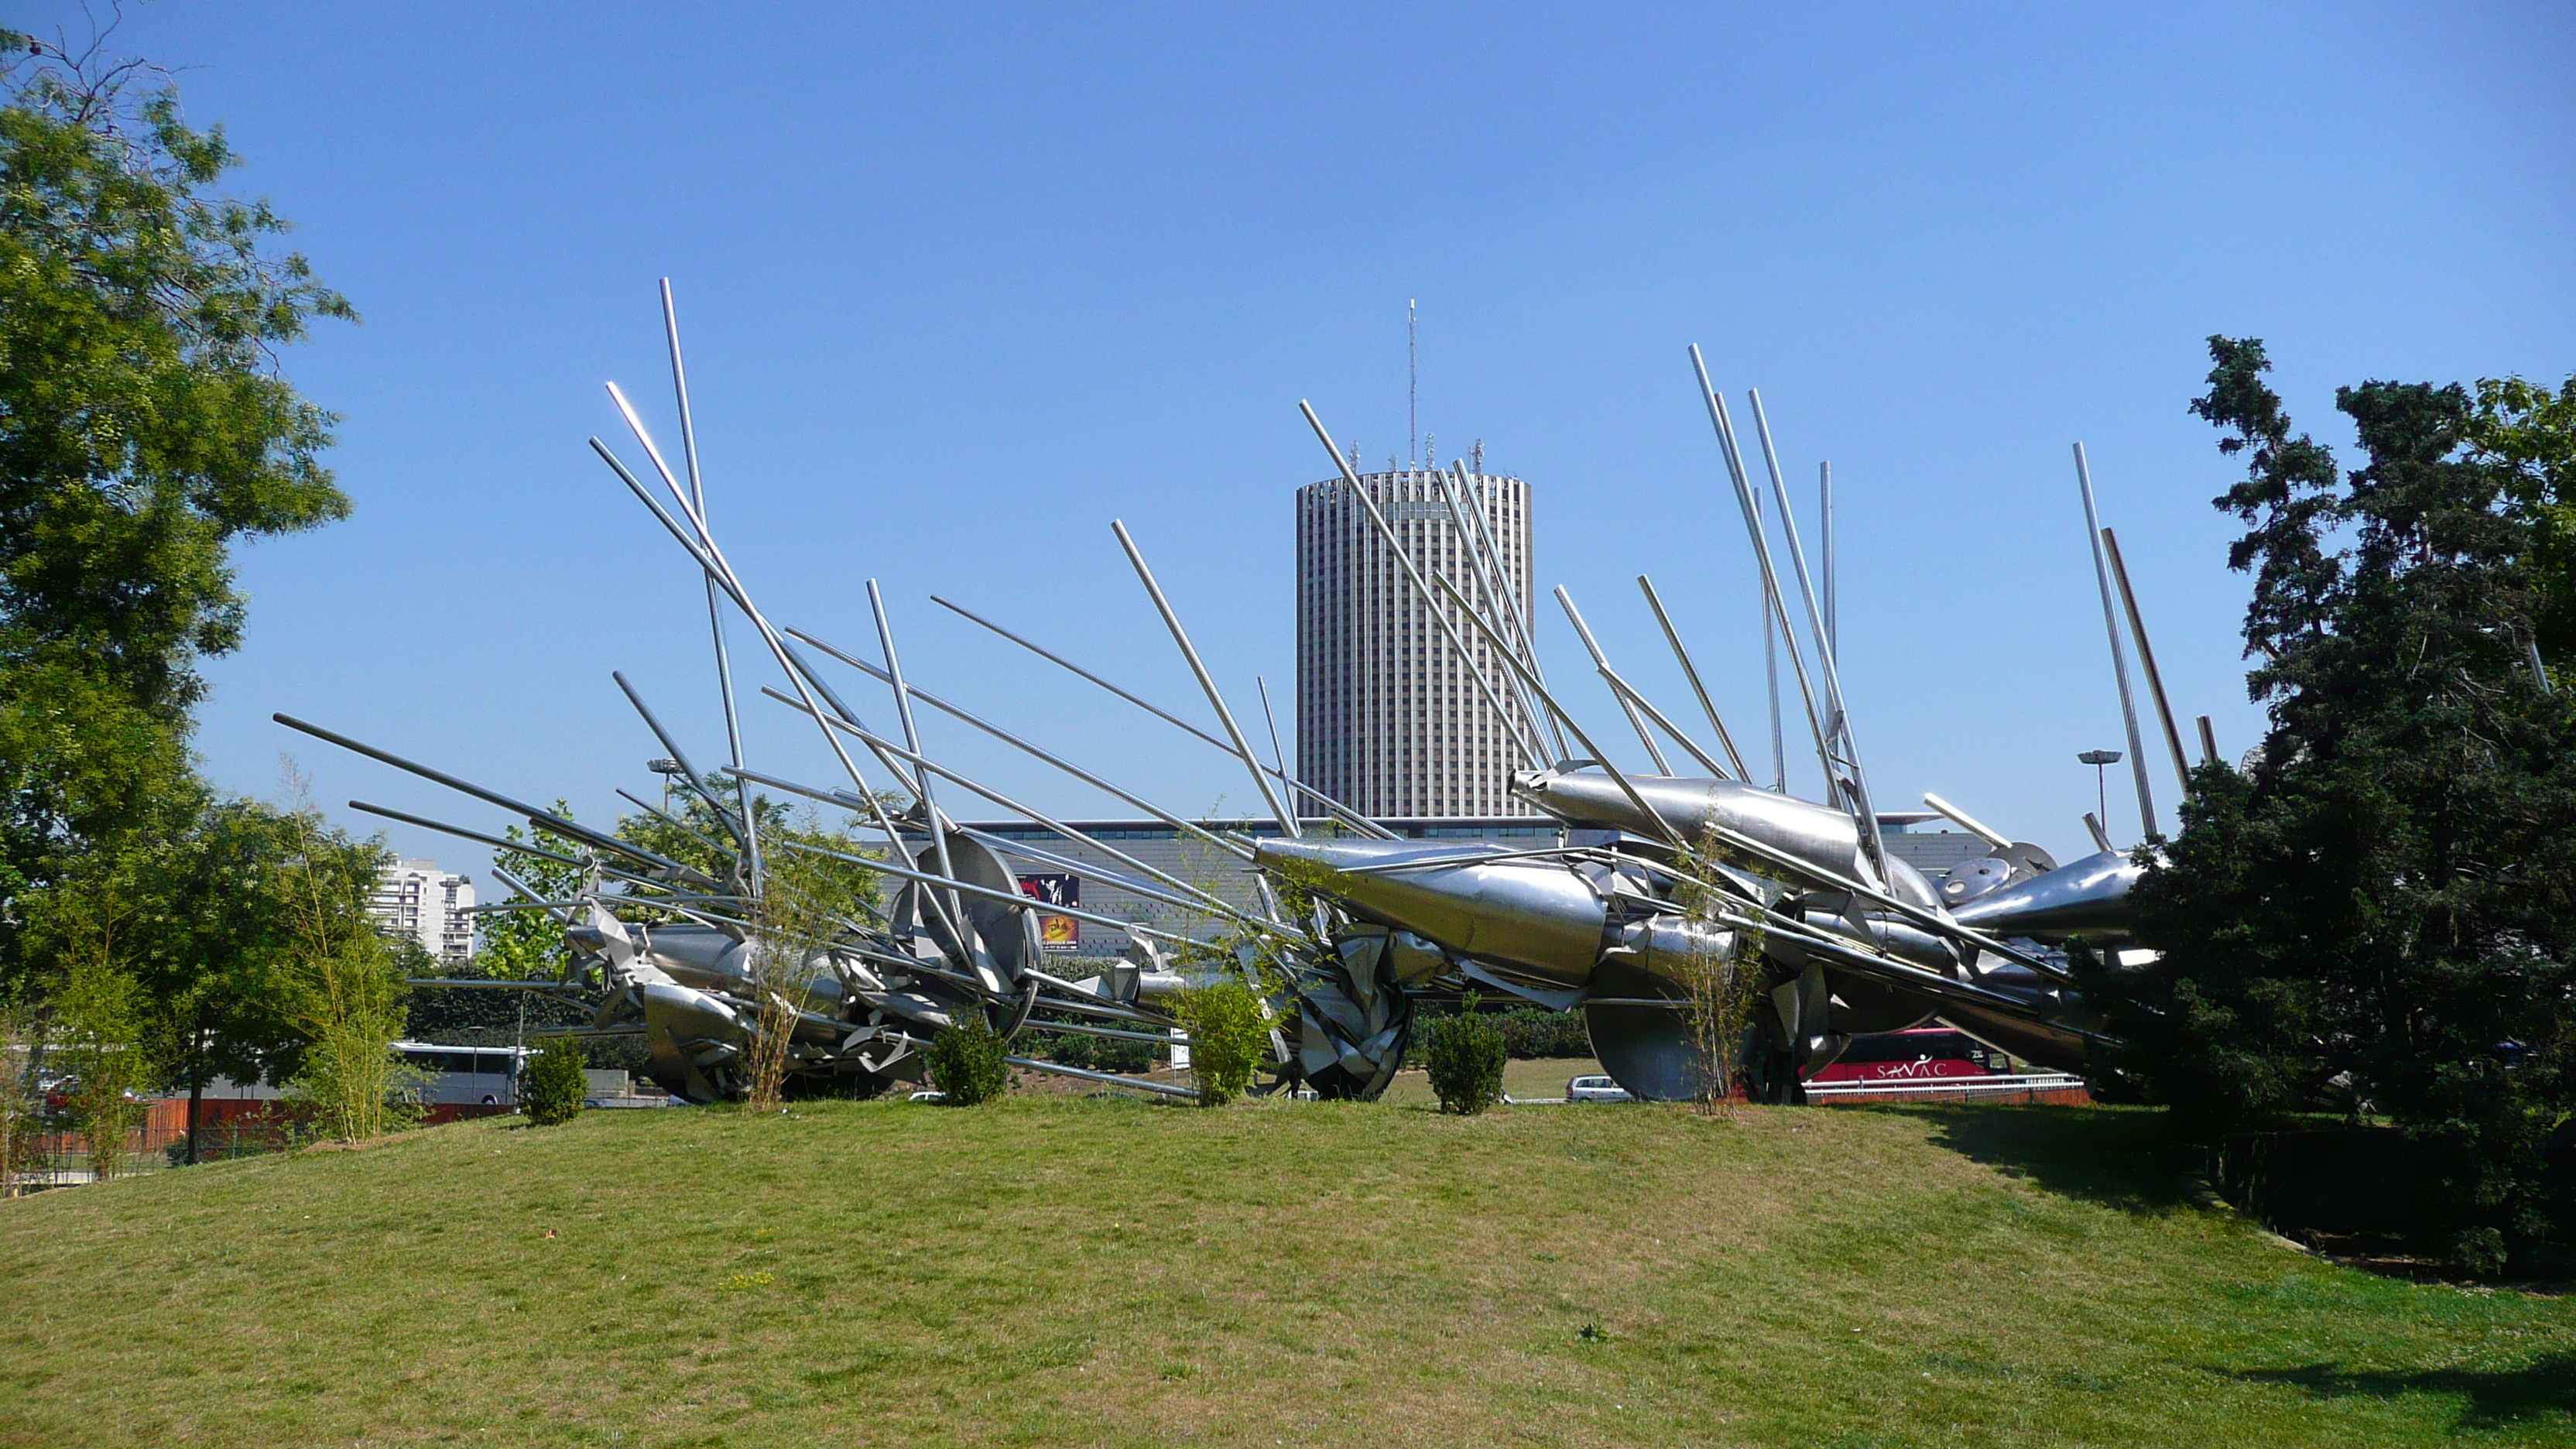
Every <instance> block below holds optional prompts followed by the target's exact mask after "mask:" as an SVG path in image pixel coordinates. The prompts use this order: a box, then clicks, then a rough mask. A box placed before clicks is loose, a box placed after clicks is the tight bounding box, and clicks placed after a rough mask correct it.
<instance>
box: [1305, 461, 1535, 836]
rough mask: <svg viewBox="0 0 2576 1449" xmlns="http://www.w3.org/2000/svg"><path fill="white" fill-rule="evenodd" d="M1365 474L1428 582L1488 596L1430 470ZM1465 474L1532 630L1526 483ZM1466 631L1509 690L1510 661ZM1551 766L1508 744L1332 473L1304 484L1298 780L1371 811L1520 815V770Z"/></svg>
mask: <svg viewBox="0 0 2576 1449" xmlns="http://www.w3.org/2000/svg"><path fill="white" fill-rule="evenodd" d="M1360 483H1361V485H1362V486H1364V487H1365V488H1367V489H1368V493H1369V498H1370V500H1371V501H1372V502H1374V503H1376V504H1377V506H1378V510H1379V511H1380V512H1381V513H1383V514H1385V515H1386V520H1387V522H1388V523H1389V524H1390V525H1392V526H1393V527H1394V529H1395V533H1396V537H1397V538H1398V539H1400V540H1402V541H1403V544H1404V549H1405V552H1406V553H1408V554H1410V555H1411V556H1412V558H1413V561H1414V563H1415V565H1416V566H1417V567H1419V568H1420V569H1421V570H1422V571H1423V574H1424V576H1425V577H1426V578H1428V577H1429V576H1430V575H1431V574H1433V573H1435V572H1436V573H1440V574H1445V575H1446V576H1448V578H1449V580H1450V581H1451V582H1452V583H1454V584H1456V585H1457V586H1458V588H1459V589H1460V591H1462V592H1463V593H1465V594H1466V595H1467V596H1468V597H1469V598H1471V599H1479V600H1480V601H1481V598H1482V596H1481V594H1480V593H1479V591H1478V589H1477V586H1476V583H1475V577H1476V565H1475V561H1474V560H1475V557H1476V555H1475V554H1474V553H1473V552H1471V551H1470V545H1469V544H1468V543H1467V542H1465V541H1463V540H1461V539H1460V538H1459V537H1458V530H1457V528H1456V526H1455V524H1454V523H1453V522H1452V520H1451V516H1450V512H1449V506H1448V504H1447V502H1446V501H1445V500H1444V499H1443V497H1442V494H1441V488H1440V481H1439V479H1438V477H1437V476H1436V475H1434V474H1433V473H1432V472H1431V471H1430V470H1428V469H1405V470H1403V471H1400V472H1387V473H1366V474H1362V475H1361V476H1360ZM1467 484H1468V494H1467V496H1466V497H1465V498H1462V499H1461V500H1460V501H1461V502H1462V503H1464V504H1465V505H1466V506H1467V507H1469V508H1477V507H1481V508H1482V510H1483V512H1484V515H1485V530H1486V532H1488V533H1489V534H1490V535H1491V539H1492V545H1493V557H1492V562H1493V563H1495V564H1497V565H1499V566H1500V568H1501V573H1502V591H1503V594H1504V597H1505V600H1506V601H1507V603H1508V606H1509V607H1510V609H1511V611H1512V612H1513V613H1514V614H1516V615H1517V616H1518V617H1519V619H1520V622H1521V627H1522V629H1523V630H1524V631H1525V632H1526V631H1527V630H1528V629H1529V627H1530V625H1531V623H1532V612H1531V611H1532V609H1533V608H1534V607H1535V596H1534V594H1533V592H1532V587H1531V584H1530V578H1531V570H1530V539H1531V533H1530V489H1529V485H1528V484H1527V483H1524V482H1522V481H1521V480H1520V479H1518V478H1496V477H1489V476H1487V475H1484V474H1470V475H1468V479H1467ZM1453 486H1454V485H1453ZM1470 526H1471V527H1472V526H1473V520H1472V519H1471V520H1470ZM1479 543H1481V540H1479ZM1459 632H1460V633H1461V634H1462V635H1463V636H1465V638H1466V640H1467V643H1468V647H1469V648H1470V649H1472V650H1473V651H1474V652H1475V657H1476V660H1477V663H1478V666H1479V667H1480V668H1482V669H1483V671H1484V674H1485V677H1486V678H1487V679H1488V680H1490V681H1492V682H1493V684H1494V685H1495V687H1496V688H1497V689H1498V690H1499V691H1500V692H1501V694H1502V696H1503V698H1504V699H1505V700H1506V701H1508V700H1510V699H1511V698H1512V684H1511V679H1510V676H1509V673H1508V671H1507V669H1506V667H1505V666H1504V665H1503V664H1502V662H1501V661H1499V660H1497V659H1494V658H1492V657H1491V654H1490V651H1489V649H1488V647H1487V646H1486V644H1485V642H1484V640H1483V638H1482V637H1481V636H1480V635H1478V634H1477V633H1476V632H1475V631H1474V629H1473V628H1471V627H1470V626H1468V625H1467V624H1465V623H1464V622H1463V621H1462V622H1461V623H1460V625H1459ZM1542 763H1544V762H1543V761H1538V760H1531V759H1528V758H1526V757H1525V756H1524V755H1523V754H1522V753H1521V752H1520V751H1519V750H1518V749H1517V748H1515V746H1514V745H1513V740H1512V731H1511V730H1510V729H1509V728H1508V727H1507V726H1506V724H1505V722H1504V720H1503V719H1502V717H1501V716H1500V715H1498V714H1497V713H1496V712H1495V709H1494V706H1493V705H1492V704H1490V703H1488V702H1487V701H1486V699H1485V696H1484V692H1483V691H1482V690H1480V689H1478V688H1477V686H1476V681H1475V680H1474V678H1473V677H1471V676H1470V674H1469V673H1468V671H1467V669H1466V667H1465V666H1464V664H1463V663H1462V662H1461V661H1460V660H1459V658H1458V655H1457V652H1456V651H1455V650H1454V649H1453V648H1451V647H1450V644H1449V640H1448V636H1447V634H1446V633H1445V632H1444V631H1443V630H1442V629H1441V627H1440V625H1439V624H1438V623H1437V622H1436V621H1435V620H1434V619H1433V618H1432V617H1431V616H1430V615H1429V614H1428V613H1426V612H1425V611H1424V608H1423V604H1422V600H1421V598H1420V596H1418V595H1417V594H1415V592H1414V591H1413V586H1412V585H1411V584H1410V583H1408V582H1407V581H1406V580H1405V577H1404V568H1403V566H1402V565H1401V564H1399V563H1397V562H1396V561H1395V556H1394V554H1393V553H1392V552H1391V551H1390V550H1389V549H1388V548H1387V546H1386V541H1385V540H1384V539H1383V538H1381V537H1379V535H1378V531H1377V528H1376V526H1375V525H1374V524H1372V523H1370V522H1369V518H1368V512H1367V510H1365V509H1363V508H1362V507H1360V505H1359V503H1358V501H1357V500H1356V499H1354V498H1353V497H1352V496H1351V488H1350V485H1349V484H1348V483H1346V482H1344V481H1342V480H1341V479H1339V478H1332V479H1327V480H1326V481H1324V482H1321V483H1310V484H1307V485H1306V486H1305V487H1303V488H1300V489H1298V490H1297V773H1298V776H1299V777H1300V778H1301V779H1303V780H1304V781H1305V782H1306V783H1307V784H1310V785H1312V786H1314V787H1315V788H1316V789H1318V790H1322V791H1324V792H1325V793H1327V794H1329V795H1331V796H1332V797H1333V798H1334V799H1336V800H1339V801H1341V802H1342V803H1343V804H1345V805H1348V806H1349V807H1351V808H1352V809H1353V810H1357V811H1359V812H1360V813H1361V814H1364V815H1369V816H1373V817H1380V818H1385V817H1396V816H1415V817H1420V816H1444V815H1445V816H1495V815H1526V814H1529V813H1530V808H1529V807H1528V806H1527V805H1526V804H1524V803H1522V802H1521V801H1519V800H1516V799H1514V798H1513V796H1512V793H1511V790H1510V785H1511V778H1512V772H1513V771H1514V770H1522V769H1529V768H1532V767H1534V766H1536V765H1539V764H1542Z"/></svg>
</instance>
